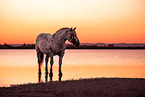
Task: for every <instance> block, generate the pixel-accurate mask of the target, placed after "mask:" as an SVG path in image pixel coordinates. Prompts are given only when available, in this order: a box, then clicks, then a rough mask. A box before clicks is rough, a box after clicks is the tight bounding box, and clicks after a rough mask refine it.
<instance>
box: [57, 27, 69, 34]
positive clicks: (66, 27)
mask: <svg viewBox="0 0 145 97" xmlns="http://www.w3.org/2000/svg"><path fill="white" fill-rule="evenodd" d="M63 29H70V28H68V27H65V28H61V29H59V30H58V31H56V33H57V32H59V31H60V30H63Z"/></svg>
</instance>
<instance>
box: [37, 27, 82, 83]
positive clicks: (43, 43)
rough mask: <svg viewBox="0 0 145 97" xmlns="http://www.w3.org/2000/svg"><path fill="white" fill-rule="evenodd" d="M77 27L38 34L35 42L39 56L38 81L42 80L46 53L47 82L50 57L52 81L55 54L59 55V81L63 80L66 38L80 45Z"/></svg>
mask: <svg viewBox="0 0 145 97" xmlns="http://www.w3.org/2000/svg"><path fill="white" fill-rule="evenodd" d="M75 29H76V27H75V28H61V29H59V30H58V31H57V32H56V33H54V34H53V35H51V34H45V33H41V34H39V35H38V37H37V39H36V43H35V49H36V52H37V58H38V65H39V66H38V68H39V69H38V81H39V82H42V81H41V66H42V63H43V58H44V54H45V65H46V66H45V82H47V79H48V66H47V64H48V61H49V57H50V65H51V66H50V73H49V77H50V81H52V77H53V71H52V66H53V63H54V61H53V56H55V55H58V56H59V74H58V76H59V81H61V78H62V72H61V65H62V58H63V56H64V53H65V48H66V43H65V42H66V40H68V41H69V42H71V43H72V44H73V45H75V46H76V47H78V46H79V44H80V42H79V39H78V37H77V34H76V31H75Z"/></svg>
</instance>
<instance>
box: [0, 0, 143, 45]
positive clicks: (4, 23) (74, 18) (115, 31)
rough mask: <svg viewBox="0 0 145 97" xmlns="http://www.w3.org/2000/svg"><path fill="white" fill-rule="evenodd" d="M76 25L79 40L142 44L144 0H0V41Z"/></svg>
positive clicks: (15, 41)
mask: <svg viewBox="0 0 145 97" xmlns="http://www.w3.org/2000/svg"><path fill="white" fill-rule="evenodd" d="M63 27H76V33H77V36H78V38H79V40H80V42H81V43H145V0H0V44H4V43H7V44H23V43H26V44H33V43H35V40H36V37H37V36H38V35H39V34H40V33H50V34H53V33H55V32H56V31H57V30H59V29H60V28H63Z"/></svg>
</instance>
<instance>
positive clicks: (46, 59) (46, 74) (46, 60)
mask: <svg viewBox="0 0 145 97" xmlns="http://www.w3.org/2000/svg"><path fill="white" fill-rule="evenodd" d="M48 61H49V57H48V56H47V55H46V57H45V63H46V64H45V65H46V66H45V82H47V79H48V67H47V64H48Z"/></svg>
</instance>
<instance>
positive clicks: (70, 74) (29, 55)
mask: <svg viewBox="0 0 145 97" xmlns="http://www.w3.org/2000/svg"><path fill="white" fill-rule="evenodd" d="M44 69H45V65H43V67H42V80H45V79H44V77H45V75H44V74H45V70H44ZM37 70H38V65H37V56H36V51H35V50H0V86H9V85H10V84H23V83H29V82H31V83H34V82H37V81H38V78H37V77H38V75H37V74H38V71H37ZM62 72H63V77H62V80H69V79H79V78H94V77H129V78H145V50H66V52H65V55H64V58H63V66H62ZM53 73H54V77H53V80H58V56H55V57H54V68H53Z"/></svg>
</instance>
